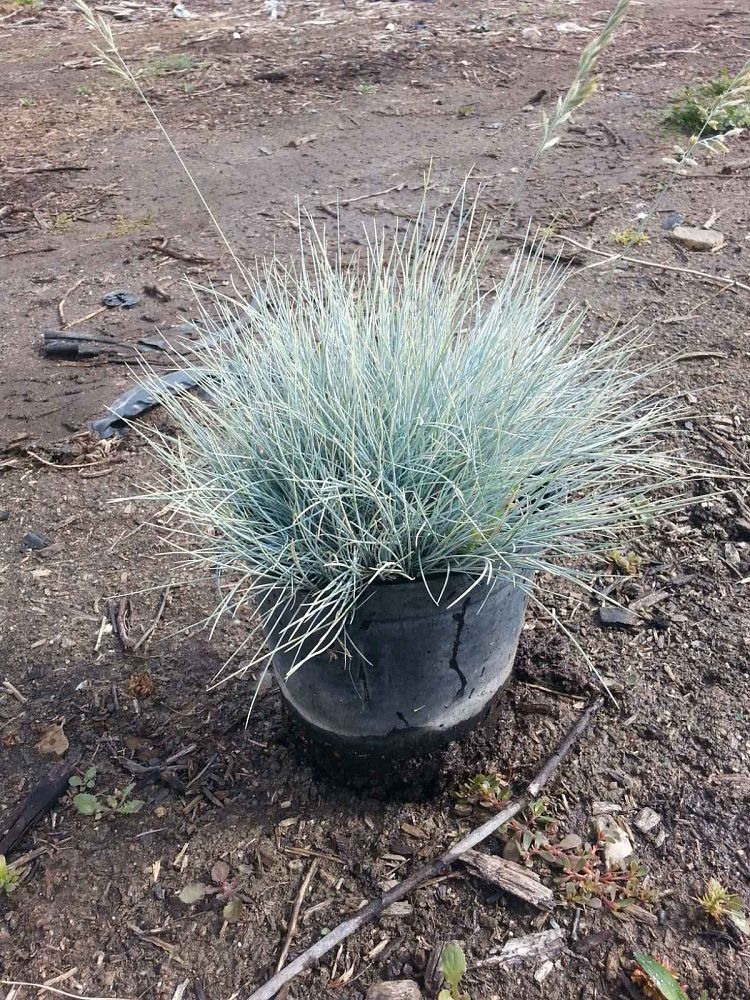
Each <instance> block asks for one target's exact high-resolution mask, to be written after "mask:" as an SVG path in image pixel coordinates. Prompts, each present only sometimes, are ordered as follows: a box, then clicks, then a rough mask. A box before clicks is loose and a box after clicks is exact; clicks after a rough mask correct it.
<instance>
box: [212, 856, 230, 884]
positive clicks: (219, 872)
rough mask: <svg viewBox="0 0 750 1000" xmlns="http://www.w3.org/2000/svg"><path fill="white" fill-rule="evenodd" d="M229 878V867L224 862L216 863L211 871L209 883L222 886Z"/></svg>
mask: <svg viewBox="0 0 750 1000" xmlns="http://www.w3.org/2000/svg"><path fill="white" fill-rule="evenodd" d="M228 878H229V865H228V864H227V863H226V861H217V862H216V864H215V865H214V866H213V868H212V869H211V881H212V882H215V883H216V885H223V884H224V882H226V880H227V879H228Z"/></svg>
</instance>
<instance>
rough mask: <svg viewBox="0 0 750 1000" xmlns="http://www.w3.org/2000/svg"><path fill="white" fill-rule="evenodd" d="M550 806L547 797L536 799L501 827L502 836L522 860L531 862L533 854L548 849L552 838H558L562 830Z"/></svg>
mask: <svg viewBox="0 0 750 1000" xmlns="http://www.w3.org/2000/svg"><path fill="white" fill-rule="evenodd" d="M549 805H550V802H549V799H548V798H546V796H542V797H541V798H539V799H535V800H534V802H531V803H530V804H529V805H528V806H526V808H525V809H524V810H523V812H522V813H521V814H520V815H519V816H518V817H517V818H516V819H512V820H511V821H510V822H509V823H506V824H505V825H504V826H502V827H500V836H501V837H504V838H505V839H506V840H509V841H510V842H511V843H512V845H513V847H514V849H515V852H516V853H517V854H518V856H519V857H520V858H523V859H524V860H527V861H529V860H531V858H532V856H533V855H532V853H531V852H533V851H537V850H539V849H540V848H543V847H547V846H548V845H549V843H550V838H551V837H555V836H557V834H558V832H559V829H560V828H559V825H558V823H557V820H556V819H555V817H554V816H552V815H550V811H549Z"/></svg>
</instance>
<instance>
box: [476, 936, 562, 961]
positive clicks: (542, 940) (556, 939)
mask: <svg viewBox="0 0 750 1000" xmlns="http://www.w3.org/2000/svg"><path fill="white" fill-rule="evenodd" d="M564 947H565V935H564V934H563V932H562V930H561V929H560V928H559V927H557V928H555V929H554V930H551V931H539V932H538V933H536V934H527V935H525V936H524V937H520V938H511V939H510V940H509V941H506V942H505V944H504V945H503V950H502V951H501V952H500V954H499V955H491V956H490V957H489V958H484V959H482V960H481V961H479V962H476V963H474V968H480V969H481V968H485V967H486V966H489V965H518V964H519V963H520V962H535V961H540V960H544V961H546V960H547V959H549V958H554V956H555V955H559V954H560V952H561V951H562V950H563V948H564Z"/></svg>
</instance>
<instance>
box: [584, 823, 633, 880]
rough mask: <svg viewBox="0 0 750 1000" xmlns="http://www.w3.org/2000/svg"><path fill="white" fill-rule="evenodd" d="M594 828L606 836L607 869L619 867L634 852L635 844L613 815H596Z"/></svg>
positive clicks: (605, 862)
mask: <svg viewBox="0 0 750 1000" xmlns="http://www.w3.org/2000/svg"><path fill="white" fill-rule="evenodd" d="M594 828H595V829H596V832H597V833H598V834H599V836H600V837H604V841H605V842H604V864H605V867H606V868H607V870H608V871H609V869H611V868H618V867H619V866H620V865H621V864H622V862H623V861H624V860H625V859H626V858H629V857H630V855H631V854H632V853H633V844H632V842H631V840H630V837H629V836H628V835H627V833H626V832H625V830H623V828H622V827H621V826H620V825H619V823H618V822H617V820H616V819H614V817H613V816H596V817H595V819H594Z"/></svg>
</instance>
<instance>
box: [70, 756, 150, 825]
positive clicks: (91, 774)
mask: <svg viewBox="0 0 750 1000" xmlns="http://www.w3.org/2000/svg"><path fill="white" fill-rule="evenodd" d="M68 784H69V785H70V787H71V789H72V790H75V789H79V790H78V791H77V792H76V794H75V795H74V796H73V808H74V809H75V811H76V812H77V813H79V814H80V815H81V816H93V817H94V818H95V819H101V818H102V816H104V815H105V814H107V813H109V814H111V815H112V814H118V815H120V816H130V815H132V814H133V813H137V812H139V811H140V810H141V809H142V808H143V806H144V802H143V800H142V799H132V798H131V797H130V796H131V794H132V792H133V788H134V787H135V782H134V781H131V782H130V784H129V785H126V786H125V787H124V788H123V789H122V790H120V789H119V788H116V789H115V790H114V792H112V794H111V795H105V796H104V798H103V799H100V798H99V796H98V795H96V794H95V792H94V788H95V787H96V768H95V767H90V768H88V770H87V771H86V772H85V774H84V775H83V777H81V776H80V775H78V774H74V775H73V777H72V778H71V779H70V780H69V782H68Z"/></svg>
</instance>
